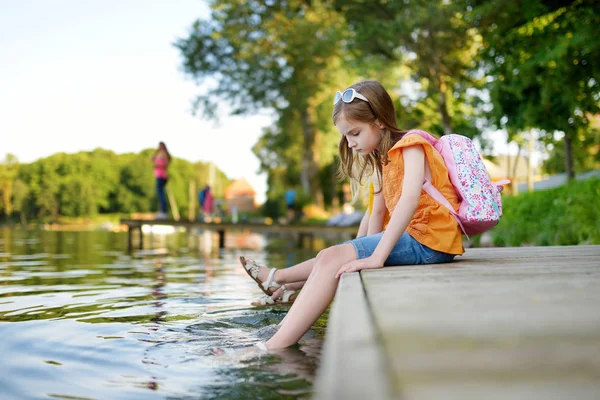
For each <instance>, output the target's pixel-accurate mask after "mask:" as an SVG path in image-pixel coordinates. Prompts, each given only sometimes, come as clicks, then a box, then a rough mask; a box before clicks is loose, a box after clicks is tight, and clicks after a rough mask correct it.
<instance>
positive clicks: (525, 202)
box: [491, 178, 600, 246]
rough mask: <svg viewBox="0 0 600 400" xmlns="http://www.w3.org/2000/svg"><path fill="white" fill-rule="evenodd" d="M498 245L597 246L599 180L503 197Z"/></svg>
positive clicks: (496, 236) (494, 233) (496, 234)
mask: <svg viewBox="0 0 600 400" xmlns="http://www.w3.org/2000/svg"><path fill="white" fill-rule="evenodd" d="M491 233H492V237H493V241H494V244H495V245H497V246H520V245H536V246H551V245H575V244H600V179H597V178H592V179H588V180H585V181H573V182H571V183H570V184H569V185H566V186H562V187H558V188H554V189H549V190H543V191H533V192H528V193H523V194H520V195H517V196H505V197H504V198H503V216H502V219H501V220H500V223H499V224H498V226H496V227H495V228H494V229H493V230H492V231H491Z"/></svg>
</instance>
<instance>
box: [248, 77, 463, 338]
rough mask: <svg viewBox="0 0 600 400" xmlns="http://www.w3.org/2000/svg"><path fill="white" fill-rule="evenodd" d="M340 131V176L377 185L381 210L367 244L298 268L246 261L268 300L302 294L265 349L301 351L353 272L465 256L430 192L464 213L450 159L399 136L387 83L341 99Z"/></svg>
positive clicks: (358, 87)
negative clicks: (427, 186)
mask: <svg viewBox="0 0 600 400" xmlns="http://www.w3.org/2000/svg"><path fill="white" fill-rule="evenodd" d="M333 123H334V125H335V126H336V127H337V129H338V130H339V132H340V134H341V139H340V144H339V152H340V160H341V166H340V171H341V172H342V173H343V175H344V176H346V177H348V178H349V179H350V180H351V181H352V182H354V183H361V182H363V181H364V179H366V178H367V177H370V176H371V177H373V179H374V183H375V190H374V199H373V210H372V213H371V215H368V213H365V219H364V220H363V223H361V229H359V231H361V230H362V232H359V236H360V237H357V238H356V239H353V240H351V241H349V242H346V243H343V244H340V245H337V246H333V247H329V248H327V249H325V250H322V251H321V252H319V254H318V255H317V257H315V258H313V259H311V260H308V261H305V262H303V263H301V264H298V265H296V266H294V267H290V268H286V269H282V270H277V269H275V268H273V269H271V270H270V271H269V269H268V268H266V267H263V266H260V265H258V264H257V263H255V262H254V261H251V260H247V259H245V258H242V265H244V268H245V269H246V271H247V272H248V274H249V275H250V276H251V277H252V278H253V279H254V280H255V281H256V282H257V283H258V284H259V286H260V287H261V289H263V291H265V293H267V294H273V293H275V292H276V291H280V292H281V287H282V285H284V286H283V287H284V288H285V289H286V290H291V289H292V288H293V290H297V289H299V288H300V287H302V291H301V292H300V294H299V295H298V297H297V299H296V300H295V301H294V304H293V305H292V307H291V308H290V310H289V312H288V314H287V315H286V317H285V318H284V319H283V321H282V322H281V324H280V328H279V330H278V331H277V333H276V334H275V335H273V337H271V339H269V340H268V341H267V342H266V343H264V344H263V343H260V344H259V345H258V346H259V347H261V348H266V349H276V348H283V347H287V346H291V345H293V344H295V343H297V342H298V340H300V338H301V337H302V336H303V335H304V334H305V333H306V332H307V331H308V329H309V328H310V327H311V326H312V325H313V323H314V322H315V321H316V320H317V319H318V318H319V316H320V315H321V314H322V313H323V312H324V311H325V310H326V309H327V307H328V306H329V304H330V303H331V301H332V300H333V297H334V295H335V291H336V289H337V285H338V282H339V278H340V276H341V275H342V274H343V273H345V272H356V271H360V270H363V269H375V268H382V267H383V266H389V265H411V264H435V263H445V262H450V261H452V260H453V259H454V257H455V255H457V254H462V253H463V252H464V249H463V247H462V236H461V232H460V229H459V227H458V224H457V222H456V220H455V219H454V217H453V216H452V215H451V214H450V212H449V211H448V210H447V209H446V208H445V207H444V206H443V205H441V204H439V203H437V202H436V201H435V200H434V199H432V198H431V197H430V196H429V195H427V194H426V193H425V191H424V190H422V187H423V182H424V179H425V178H427V179H428V180H429V181H430V182H431V183H432V184H433V186H435V187H436V188H437V189H438V190H439V191H440V192H441V193H442V194H443V195H444V196H445V197H446V198H447V199H448V200H449V201H450V203H451V204H452V206H453V207H454V208H455V209H456V210H458V206H459V202H458V198H457V196H456V192H455V191H454V187H453V186H452V184H451V183H450V179H449V177H448V171H447V169H446V167H445V165H444V162H443V160H442V157H441V155H440V154H439V153H437V151H436V150H435V149H434V148H433V147H432V146H431V145H430V144H429V143H428V142H427V141H426V140H425V139H423V138H422V137H421V136H419V135H405V134H406V132H405V131H402V130H400V129H398V127H397V123H396V114H395V111H394V105H393V103H392V99H391V98H390V96H389V94H388V93H387V92H386V90H385V89H384V88H383V86H382V85H381V84H380V83H379V82H377V81H363V82H359V83H356V84H354V85H352V86H350V87H349V88H348V89H346V90H344V92H337V93H336V95H335V98H334V109H333ZM354 186H356V185H354ZM387 213H389V216H390V219H389V222H388V223H387V225H386V226H385V230H384V222H385V216H386V214H387ZM365 231H366V232H365ZM363 233H364V234H365V235H364V236H362V234H363Z"/></svg>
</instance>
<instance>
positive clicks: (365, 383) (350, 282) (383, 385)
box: [313, 272, 394, 400]
mask: <svg viewBox="0 0 600 400" xmlns="http://www.w3.org/2000/svg"><path fill="white" fill-rule="evenodd" d="M392 392H393V388H392V385H391V379H390V374H389V371H388V367H387V363H386V360H385V354H384V351H383V348H382V345H381V341H380V340H379V338H378V334H377V331H376V329H375V324H374V321H373V317H372V315H371V311H370V309H369V304H368V300H367V296H366V293H365V291H364V288H363V284H362V280H361V278H360V275H359V273H357V272H356V273H351V274H344V275H342V277H341V278H340V283H339V286H338V288H337V293H336V297H335V300H334V303H333V305H332V306H331V310H330V311H329V321H328V323H327V332H326V338H325V342H324V345H323V352H322V354H321V362H320V365H319V368H318V370H317V377H316V381H315V386H314V396H313V398H315V399H318V400H331V399H378V400H380V399H381V400H386V399H392V398H394V397H393V395H392Z"/></svg>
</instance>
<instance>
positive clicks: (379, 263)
mask: <svg viewBox="0 0 600 400" xmlns="http://www.w3.org/2000/svg"><path fill="white" fill-rule="evenodd" d="M402 158H403V159H404V181H403V183H402V195H401V196H400V200H398V204H397V205H396V208H394V212H393V213H392V217H391V218H390V222H389V223H388V226H387V229H386V230H385V233H384V234H383V237H382V238H381V241H380V242H379V244H378V245H377V247H376V248H375V251H374V252H373V254H372V255H371V256H370V257H367V258H364V259H362V260H355V261H352V262H350V263H348V264H345V265H343V266H342V267H341V268H340V270H339V271H338V273H337V274H336V278H338V277H340V276H341V275H342V274H343V273H344V272H354V271H360V270H362V269H366V268H381V267H383V264H384V263H385V260H386V259H387V257H388V256H389V255H390V252H391V251H392V248H394V245H395V244H396V242H397V241H398V239H400V236H401V235H402V234H403V233H404V231H405V230H406V227H407V226H408V223H409V222H410V220H411V219H412V217H413V215H414V213H415V211H416V210H417V205H418V204H419V197H420V196H421V189H422V188H423V180H424V179H425V152H424V150H423V147H422V146H411V147H406V148H404V149H403V150H402Z"/></svg>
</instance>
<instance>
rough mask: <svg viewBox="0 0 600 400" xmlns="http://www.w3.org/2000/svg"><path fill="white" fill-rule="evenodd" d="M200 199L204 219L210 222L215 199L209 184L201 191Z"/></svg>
mask: <svg viewBox="0 0 600 400" xmlns="http://www.w3.org/2000/svg"><path fill="white" fill-rule="evenodd" d="M198 200H199V202H200V210H201V211H202V214H203V219H204V221H205V222H210V220H211V218H212V213H213V208H214V206H215V199H214V197H213V195H212V190H211V189H210V186H209V185H206V186H205V187H204V189H202V191H201V192H200V193H199V195H198Z"/></svg>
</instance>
